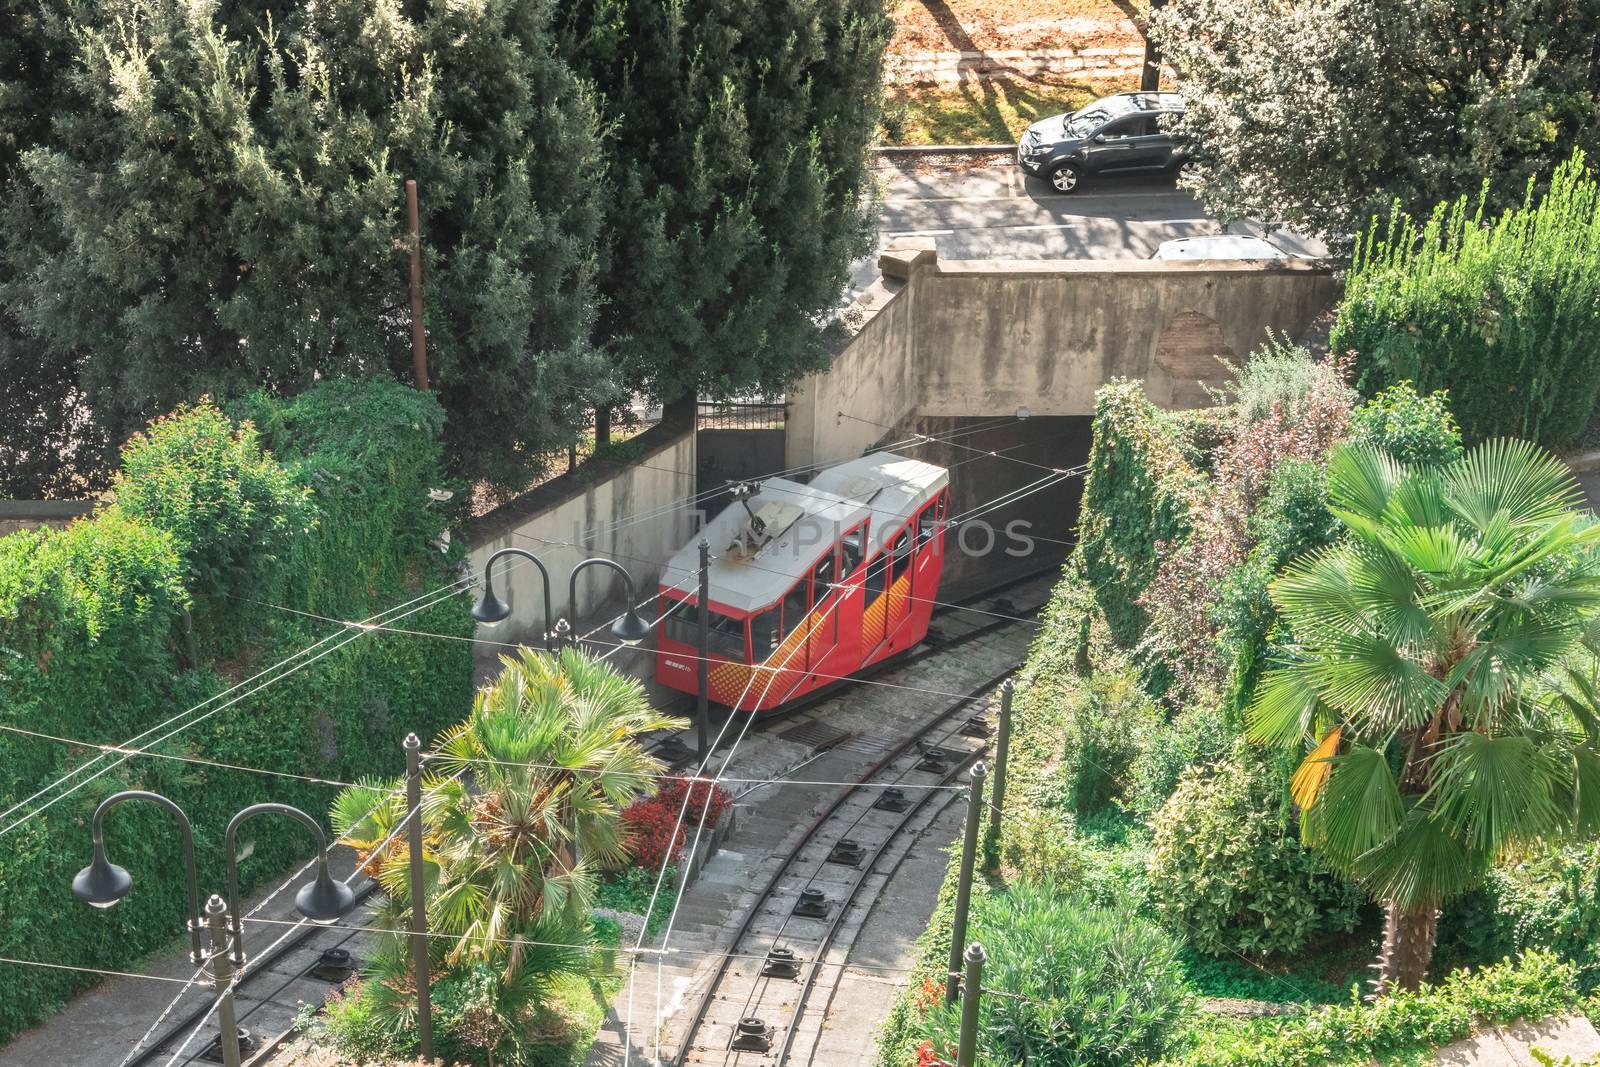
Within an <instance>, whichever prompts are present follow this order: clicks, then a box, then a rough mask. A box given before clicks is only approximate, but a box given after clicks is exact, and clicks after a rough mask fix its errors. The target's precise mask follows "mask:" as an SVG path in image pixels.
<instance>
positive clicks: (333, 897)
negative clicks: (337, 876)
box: [294, 860, 356, 924]
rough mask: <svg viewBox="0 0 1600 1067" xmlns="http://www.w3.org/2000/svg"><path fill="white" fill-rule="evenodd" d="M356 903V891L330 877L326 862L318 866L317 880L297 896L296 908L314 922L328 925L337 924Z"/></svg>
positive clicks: (301, 890)
mask: <svg viewBox="0 0 1600 1067" xmlns="http://www.w3.org/2000/svg"><path fill="white" fill-rule="evenodd" d="M355 902H356V894H355V891H354V890H352V889H351V888H350V887H349V886H347V885H345V884H344V883H342V882H335V881H334V880H333V879H332V878H331V877H330V876H329V875H328V864H327V861H326V860H324V861H323V862H322V863H319V864H318V865H317V877H316V880H315V881H313V882H311V883H310V884H309V885H304V886H301V887H300V892H298V893H296V894H295V898H294V908H295V910H296V911H298V912H299V913H300V914H301V915H304V916H305V917H306V918H307V919H310V920H311V921H312V922H314V923H324V924H326V923H331V922H337V921H338V920H339V919H340V918H341V917H342V916H343V915H344V914H345V913H346V912H348V911H349V910H350V909H351V908H352V907H354V906H355Z"/></svg>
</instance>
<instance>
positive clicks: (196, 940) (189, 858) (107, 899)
mask: <svg viewBox="0 0 1600 1067" xmlns="http://www.w3.org/2000/svg"><path fill="white" fill-rule="evenodd" d="M128 800H145V801H149V802H150V803H152V804H155V805H157V806H158V807H161V808H163V809H165V810H166V811H167V812H168V813H169V814H171V816H172V817H173V819H174V820H176V821H177V823H178V829H179V830H180V831H181V832H182V833H183V866H184V876H185V878H186V880H187V881H188V886H189V921H188V926H189V958H190V959H191V960H192V961H194V963H195V965H196V966H199V965H202V964H204V963H205V962H206V955H205V953H204V951H203V950H202V949H201V947H200V931H201V929H202V928H204V927H207V926H209V927H210V930H211V948H212V954H211V957H210V961H211V978H212V983H213V985H214V986H215V987H216V990H217V994H218V999H217V1015H218V1021H219V1023H220V1025H221V1031H220V1036H219V1038H218V1040H219V1042H220V1044H221V1050H222V1061H223V1064H224V1067H239V1063H240V1052H239V1028H238V1025H237V1022H236V1020H235V1018H234V1005H233V988H232V981H233V963H234V962H237V963H243V962H244V948H243V943H242V941H241V936H240V926H239V923H240V919H239V875H238V861H237V856H236V854H235V850H234V833H235V831H236V830H237V829H238V828H239V824H240V823H241V822H243V821H244V820H245V819H247V818H249V817H250V816H252V815H258V814H261V813H262V812H276V813H278V814H282V815H288V816H290V817H292V818H295V819H298V820H300V821H301V822H303V823H305V824H306V825H307V826H309V827H311V829H312V832H313V833H315V834H316V836H317V875H316V878H315V879H313V880H312V882H311V884H309V885H306V886H303V887H302V888H301V890H300V892H299V893H298V894H296V896H295V901H294V905H295V909H296V910H297V911H299V912H300V914H301V915H304V916H305V917H306V918H307V919H310V920H311V921H312V922H319V923H329V922H333V921H334V920H336V919H338V918H339V917H340V916H341V915H343V914H345V913H346V912H347V911H349V910H350V908H351V907H352V906H354V904H355V894H354V893H353V892H351V890H350V887H349V886H347V885H341V884H339V883H337V882H335V881H334V880H333V879H332V878H331V877H330V876H329V874H328V841H327V835H326V834H324V833H323V831H322V827H321V826H320V825H319V824H318V823H317V820H315V819H313V818H312V817H311V816H309V815H307V814H306V813H305V812H303V811H301V810H300V809H299V808H291V807H289V806H288V805H287V804H253V805H251V806H250V807H248V808H245V809H244V810H243V811H241V812H240V813H239V814H237V815H235V816H234V817H233V819H232V821H230V822H229V823H228V831H227V834H226V835H225V838H224V850H225V851H226V853H227V859H228V901H227V902H224V901H223V900H222V899H221V898H220V897H216V896H213V897H211V899H210V901H209V902H208V903H207V905H206V910H205V914H204V916H202V915H201V912H200V880H199V878H198V877H197V876H196V874H195V863H194V826H193V824H191V823H190V822H189V816H187V815H185V814H184V812H183V809H182V808H180V807H178V805H176V804H174V803H173V802H172V801H171V800H169V799H167V798H166V797H164V796H162V795H161V794H160V793H151V792H147V791H145V790H143V789H124V790H122V791H121V792H120V793H112V794H111V795H110V796H108V797H106V798H105V799H104V800H102V801H101V802H100V806H99V807H98V808H96V809H95V811H94V821H93V823H92V824H91V826H90V835H91V838H92V840H93V842H94V854H93V856H92V857H91V858H90V860H89V866H87V867H85V868H84V869H83V870H81V871H79V872H78V874H77V877H75V878H73V880H72V895H73V896H75V897H77V898H78V899H79V900H81V901H83V902H84V903H86V904H91V905H93V906H94V907H97V908H109V907H111V906H112V905H114V904H116V903H117V901H119V900H121V899H122V898H123V897H125V896H127V895H128V892H129V891H130V890H131V889H132V888H133V876H132V875H130V874H129V873H128V872H127V871H126V870H125V869H123V868H121V867H119V866H117V865H116V864H115V863H112V862H111V860H110V858H109V857H108V856H107V855H106V841H105V818H106V813H107V812H109V811H110V810H111V809H112V808H114V807H116V806H117V805H118V804H121V803H123V802H124V801H128ZM230 912H231V913H232V916H233V918H232V922H231V928H230V922H229V918H228V916H229V913H230ZM230 933H231V935H232V936H231V937H230V936H229V935H230ZM227 941H232V942H233V946H232V951H231V953H230V951H229V950H228V946H227V945H226V944H225V942H227ZM230 955H231V956H232V958H233V959H232V961H231V962H230V960H229V956H230Z"/></svg>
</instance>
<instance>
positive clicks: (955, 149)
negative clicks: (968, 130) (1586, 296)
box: [872, 144, 1017, 156]
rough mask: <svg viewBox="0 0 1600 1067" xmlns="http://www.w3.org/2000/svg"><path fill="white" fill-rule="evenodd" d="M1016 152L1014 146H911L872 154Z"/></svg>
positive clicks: (885, 147) (989, 154)
mask: <svg viewBox="0 0 1600 1067" xmlns="http://www.w3.org/2000/svg"><path fill="white" fill-rule="evenodd" d="M1016 150H1017V146H1016V145H1015V144H911V145H884V146H882V147H880V148H874V149H873V150H872V152H873V154H874V155H879V156H998V155H1002V154H1004V155H1011V154H1012V153H1014V152H1016Z"/></svg>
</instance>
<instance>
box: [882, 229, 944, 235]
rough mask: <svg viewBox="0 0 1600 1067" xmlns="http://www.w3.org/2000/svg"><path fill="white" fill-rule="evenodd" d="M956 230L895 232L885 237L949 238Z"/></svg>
mask: <svg viewBox="0 0 1600 1067" xmlns="http://www.w3.org/2000/svg"><path fill="white" fill-rule="evenodd" d="M955 232H956V231H954V230H894V231H891V232H890V233H886V234H884V236H885V237H949V236H950V235H951V234H953V233H955Z"/></svg>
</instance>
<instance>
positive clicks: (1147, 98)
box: [1017, 93, 1183, 193]
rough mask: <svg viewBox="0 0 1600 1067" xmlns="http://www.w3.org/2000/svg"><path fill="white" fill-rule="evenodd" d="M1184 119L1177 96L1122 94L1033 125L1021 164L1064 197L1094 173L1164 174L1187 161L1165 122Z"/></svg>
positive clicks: (1021, 151)
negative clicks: (1176, 117) (1170, 117)
mask: <svg viewBox="0 0 1600 1067" xmlns="http://www.w3.org/2000/svg"><path fill="white" fill-rule="evenodd" d="M1181 114H1183V97H1181V96H1179V95H1178V94H1177V93H1118V94H1117V95H1116V96H1108V97H1106V98H1104V99H1103V100H1096V101H1095V102H1094V103H1092V104H1090V105H1089V106H1087V107H1085V108H1082V109H1081V110H1078V111H1074V112H1072V113H1070V114H1067V115H1056V116H1055V117H1054V118H1048V119H1041V120H1040V121H1038V122H1035V123H1034V124H1033V125H1032V126H1029V127H1028V132H1027V133H1025V134H1023V135H1022V143H1021V144H1019V145H1017V163H1018V164H1019V165H1020V166H1021V167H1022V169H1023V170H1025V171H1027V172H1028V173H1029V174H1033V175H1036V176H1038V177H1041V178H1044V179H1045V180H1046V181H1048V182H1049V183H1050V185H1051V187H1052V188H1054V189H1055V191H1056V192H1058V193H1070V192H1072V191H1074V190H1075V189H1077V188H1078V186H1079V185H1081V184H1082V183H1083V179H1084V178H1086V177H1088V176H1089V175H1091V174H1111V173H1114V172H1116V171H1150V170H1164V169H1167V168H1170V167H1173V166H1176V165H1177V164H1178V163H1180V162H1181V158H1180V156H1179V152H1178V149H1177V147H1176V146H1175V145H1174V144H1173V141H1172V137H1171V136H1170V135H1169V134H1167V133H1166V132H1165V131H1164V130H1162V128H1161V123H1160V119H1161V116H1163V115H1181Z"/></svg>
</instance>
